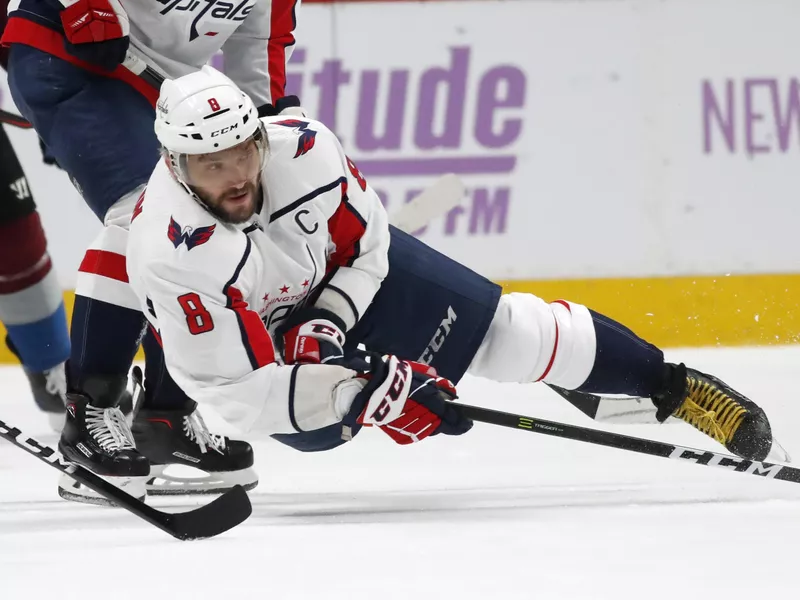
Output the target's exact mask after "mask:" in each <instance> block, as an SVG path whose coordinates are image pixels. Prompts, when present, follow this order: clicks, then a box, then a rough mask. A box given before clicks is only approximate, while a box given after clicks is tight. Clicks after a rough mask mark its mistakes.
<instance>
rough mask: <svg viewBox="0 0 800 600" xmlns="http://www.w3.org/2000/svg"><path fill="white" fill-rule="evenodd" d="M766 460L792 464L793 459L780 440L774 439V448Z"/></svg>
mask: <svg viewBox="0 0 800 600" xmlns="http://www.w3.org/2000/svg"><path fill="white" fill-rule="evenodd" d="M765 460H766V462H779V463H791V462H792V457H791V456H790V455H789V453H788V452H787V451H786V448H784V447H783V446H782V445H781V443H780V442H779V441H778V440H776V439H775V438H772V448H770V451H769V454H767V458H766V459H765Z"/></svg>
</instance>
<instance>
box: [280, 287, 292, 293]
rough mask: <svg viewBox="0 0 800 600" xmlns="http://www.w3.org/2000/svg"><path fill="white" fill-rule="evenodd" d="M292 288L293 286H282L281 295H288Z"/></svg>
mask: <svg viewBox="0 0 800 600" xmlns="http://www.w3.org/2000/svg"><path fill="white" fill-rule="evenodd" d="M290 287H291V286H289V285H284V286H282V287H281V294H288V293H289V288H290Z"/></svg>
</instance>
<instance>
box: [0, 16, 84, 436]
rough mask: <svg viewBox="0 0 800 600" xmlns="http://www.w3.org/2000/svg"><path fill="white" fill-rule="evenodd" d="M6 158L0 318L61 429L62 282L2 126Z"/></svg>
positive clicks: (2, 56) (0, 176) (1, 182)
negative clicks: (57, 274) (55, 269)
mask: <svg viewBox="0 0 800 600" xmlns="http://www.w3.org/2000/svg"><path fill="white" fill-rule="evenodd" d="M4 9H5V3H3V6H2V9H0V10H2V12H0V35H1V34H2V31H3V29H4V28H5V24H6V13H5V10H4ZM0 66H2V67H3V69H7V68H8V52H7V51H6V49H4V48H0ZM0 157H1V158H0V321H2V322H3V325H5V327H6V330H7V332H8V333H7V336H6V344H7V345H8V347H9V349H10V350H11V351H12V352H13V353H14V354H15V355H16V356H17V358H19V360H20V362H21V363H22V366H23V369H24V371H25V375H26V376H27V377H28V381H29V383H30V386H31V392H32V393H33V399H34V401H35V402H36V405H37V406H38V407H39V408H40V409H41V410H43V411H44V412H45V413H47V416H48V419H49V421H50V424H51V426H52V427H53V428H54V429H56V430H57V431H60V430H61V427H62V426H63V424H64V397H65V394H66V392H67V383H66V378H65V374H64V362H65V361H66V360H67V357H68V356H69V332H68V330H67V320H66V315H65V313H64V300H63V297H62V294H61V284H60V283H59V282H58V277H57V276H56V273H55V271H54V270H53V263H52V261H51V260H50V255H49V254H48V252H47V239H46V237H45V233H44V230H43V229H42V223H41V221H40V219H39V214H38V213H37V212H36V204H35V203H34V200H33V194H32V192H31V188H30V185H29V184H28V180H27V178H26V177H25V173H24V172H23V170H22V166H21V165H20V162H19V159H18V158H17V155H16V152H14V147H13V146H12V145H11V141H10V140H9V139H8V136H7V135H6V132H5V130H4V129H3V128H2V127H0Z"/></svg>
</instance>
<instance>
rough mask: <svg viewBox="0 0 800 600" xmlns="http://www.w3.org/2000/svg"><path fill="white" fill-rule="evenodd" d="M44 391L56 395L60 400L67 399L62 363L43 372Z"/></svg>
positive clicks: (65, 376)
mask: <svg viewBox="0 0 800 600" xmlns="http://www.w3.org/2000/svg"><path fill="white" fill-rule="evenodd" d="M44 382H45V383H44V389H45V390H47V393H48V394H52V395H54V396H55V395H57V396H58V397H59V398H61V399H62V400H66V398H67V374H66V372H65V370H64V363H61V364H60V365H58V366H55V367H53V368H52V369H49V370H47V371H45V372H44Z"/></svg>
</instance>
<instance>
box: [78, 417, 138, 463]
mask: <svg viewBox="0 0 800 600" xmlns="http://www.w3.org/2000/svg"><path fill="white" fill-rule="evenodd" d="M86 428H87V429H88V431H89V433H90V434H91V436H92V437H93V438H94V440H95V441H96V442H97V443H98V444H99V445H100V447H101V448H102V449H103V450H105V451H106V452H113V451H116V450H132V449H134V448H136V445H135V444H134V441H133V433H131V428H130V427H129V426H128V422H127V421H126V420H125V415H124V414H122V411H121V410H120V409H118V408H96V407H94V406H91V405H87V406H86Z"/></svg>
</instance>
